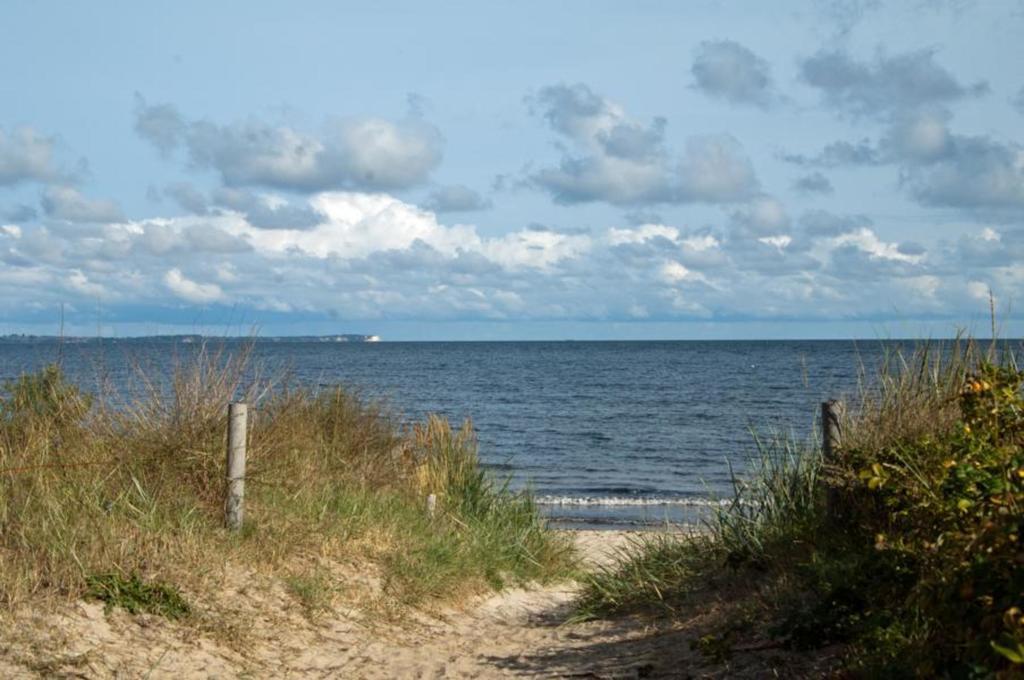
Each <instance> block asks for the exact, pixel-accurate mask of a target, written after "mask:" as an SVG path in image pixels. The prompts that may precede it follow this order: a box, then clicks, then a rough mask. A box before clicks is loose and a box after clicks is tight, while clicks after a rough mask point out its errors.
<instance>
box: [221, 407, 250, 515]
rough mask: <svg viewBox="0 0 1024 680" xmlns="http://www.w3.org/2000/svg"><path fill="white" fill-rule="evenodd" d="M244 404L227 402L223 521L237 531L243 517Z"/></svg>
mask: <svg viewBox="0 0 1024 680" xmlns="http://www.w3.org/2000/svg"><path fill="white" fill-rule="evenodd" d="M247 411H248V409H247V407H246V405H245V404H228V477H227V482H228V484H227V487H228V488H227V498H226V499H225V501H224V523H225V524H227V527H228V529H230V530H232V531H237V530H238V529H240V528H242V521H243V520H244V519H245V438H246V416H247Z"/></svg>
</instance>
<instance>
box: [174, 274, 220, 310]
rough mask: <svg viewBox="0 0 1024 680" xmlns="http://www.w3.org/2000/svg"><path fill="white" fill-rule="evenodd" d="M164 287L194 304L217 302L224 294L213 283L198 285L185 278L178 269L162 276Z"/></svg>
mask: <svg viewBox="0 0 1024 680" xmlns="http://www.w3.org/2000/svg"><path fill="white" fill-rule="evenodd" d="M164 285H165V286H166V287H167V289H168V290H169V291H171V292H172V293H174V294H175V295H177V296H178V297H180V298H181V299H183V300H186V301H188V302H194V303H196V304H207V303H210V302H219V301H220V300H222V299H223V297H224V293H223V291H221V289H220V286H218V285H217V284H215V283H198V282H196V281H192V280H191V279H189V278H186V277H185V275H184V274H182V273H181V270H180V269H169V270H168V271H167V273H166V274H164Z"/></svg>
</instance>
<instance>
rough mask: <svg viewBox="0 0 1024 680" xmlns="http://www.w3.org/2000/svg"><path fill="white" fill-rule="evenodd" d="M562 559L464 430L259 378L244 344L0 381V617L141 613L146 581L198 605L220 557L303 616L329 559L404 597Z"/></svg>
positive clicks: (323, 590)
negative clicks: (160, 360) (275, 589)
mask: <svg viewBox="0 0 1024 680" xmlns="http://www.w3.org/2000/svg"><path fill="white" fill-rule="evenodd" d="M236 399H244V400H245V401H247V402H248V403H249V404H250V411H249V421H250V431H249V442H248V447H249V453H248V464H247V481H246V521H245V525H244V527H243V528H242V530H241V531H239V532H234V533H232V532H228V531H226V530H225V529H224V527H223V498H224V490H225V436H226V428H227V422H226V416H227V404H228V403H229V402H230V401H232V400H236ZM428 494H435V495H436V496H437V498H438V504H437V512H436V513H435V516H434V517H433V518H429V517H427V515H426V496H427V495H428ZM573 564H574V555H573V551H572V548H571V546H570V545H569V543H568V541H567V540H566V539H564V538H562V537H560V536H559V535H557V534H556V533H554V532H553V531H551V530H549V529H548V528H547V526H546V524H545V523H544V521H543V520H542V519H541V518H540V516H539V514H538V512H537V509H536V507H535V506H534V504H533V501H532V498H531V497H530V495H529V494H527V493H518V492H513V491H511V490H509V489H508V488H507V487H506V486H504V485H503V484H501V483H500V482H499V481H497V480H494V479H492V478H491V477H490V476H489V475H487V474H485V473H484V471H483V470H482V469H481V468H480V466H479V464H478V460H477V444H476V439H475V436H474V434H473V431H472V428H471V426H470V425H469V424H468V423H467V424H466V425H465V426H464V427H462V428H460V429H453V428H452V427H450V426H449V424H448V423H447V422H446V421H444V420H442V419H438V418H430V419H429V420H428V421H426V422H424V423H422V424H419V425H414V426H403V425H401V424H400V423H398V422H397V421H396V420H395V419H394V418H393V417H392V416H391V415H390V414H389V413H387V412H386V411H385V410H384V409H382V408H380V407H379V406H376V405H374V404H371V403H366V402H363V401H361V400H359V399H358V398H356V397H355V396H353V395H352V394H351V393H349V392H347V391H345V390H344V389H341V388H330V389H324V390H320V391H310V390H308V389H305V388H302V387H295V386H291V385H288V384H287V383H286V382H283V381H270V380H265V379H263V378H262V377H261V375H260V372H259V371H258V370H255V368H254V366H253V364H252V362H250V361H249V357H248V356H247V352H246V351H244V350H243V351H241V352H238V353H235V354H230V353H227V352H226V351H213V352H211V351H208V350H207V349H206V348H203V349H202V350H200V351H199V352H198V353H197V354H196V355H195V356H192V357H189V358H187V359H186V360H184V361H182V362H181V363H180V365H178V367H177V368H176V370H175V371H174V373H173V375H172V376H171V377H170V378H168V379H166V380H160V379H158V378H156V377H153V376H152V375H147V374H145V373H141V372H140V373H139V374H138V376H137V378H136V380H135V381H134V383H133V384H131V385H130V388H129V390H128V392H127V393H118V394H114V393H100V394H95V395H86V394H84V393H82V392H80V391H79V390H78V389H77V388H76V387H75V386H73V385H71V384H69V383H68V382H67V381H65V380H64V378H63V376H62V374H61V372H60V370H59V368H58V367H55V366H54V367H49V368H46V369H45V370H43V371H41V372H39V373H37V374H33V375H26V376H23V377H21V378H20V379H19V380H17V381H14V382H11V383H9V384H7V385H6V386H5V387H4V388H3V390H2V391H0V608H6V609H8V610H13V609H15V608H17V607H19V606H23V605H26V604H33V603H42V602H60V601H66V600H68V599H74V598H79V597H83V596H87V595H89V596H93V597H101V598H102V599H104V601H106V602H108V603H110V604H113V605H116V606H121V607H124V608H126V609H129V610H130V611H131V610H135V611H142V610H146V607H148V606H149V605H147V604H145V603H146V602H148V601H149V599H150V598H151V597H156V595H155V594H154V592H150V591H149V590H147V588H157V587H164V586H157V585H156V584H164V585H165V586H166V587H167V588H170V589H172V590H169V591H167V592H180V593H183V594H184V595H183V596H184V597H185V598H186V599H187V600H188V601H190V602H192V603H203V602H205V601H206V600H207V598H206V594H208V593H210V592H212V591H213V590H215V589H217V588H220V587H222V586H221V583H220V579H221V577H220V575H221V574H223V573H225V570H227V569H229V568H230V569H232V570H236V571H237V570H238V569H241V570H242V571H246V570H249V571H253V572H256V573H262V574H266V575H268V576H270V577H273V578H281V579H283V580H284V584H285V587H286V588H287V589H288V590H289V592H291V593H292V594H293V596H294V597H295V599H296V601H297V602H298V604H299V605H300V606H302V607H303V608H305V609H306V610H308V611H316V610H318V609H320V608H321V605H322V604H324V603H327V602H330V601H331V599H332V597H331V593H329V592H328V590H329V589H328V588H327V586H326V585H325V584H327V583H332V582H333V581H334V580H336V579H335V577H334V576H331V577H330V579H326V577H325V576H324V573H325V569H326V571H328V572H330V571H331V570H332V569H333V567H332V566H331V565H334V566H336V567H337V569H336V570H335V571H336V572H337V573H339V574H342V577H343V575H344V573H345V570H346V569H348V570H349V572H351V571H353V570H355V571H357V572H363V571H366V572H372V573H374V574H377V575H378V576H379V581H380V582H381V583H382V584H383V590H382V592H379V593H376V594H375V595H373V597H374V598H376V601H375V602H370V601H368V600H367V599H366V598H367V597H368V596H367V595H366V594H364V596H362V599H361V600H360V602H361V603H364V604H368V605H370V606H373V605H374V604H377V605H380V604H384V605H386V606H387V607H391V608H394V607H395V606H397V607H399V608H400V607H403V606H416V605H422V604H429V602H430V601H432V600H444V601H453V600H458V599H460V598H463V597H466V596H469V595H472V594H474V593H478V592H481V591H483V590H486V589H489V588H495V587H501V586H503V585H505V584H508V583H517V582H522V581H527V580H539V581H544V580H548V579H557V578H563V577H565V576H566V575H567V574H569V573H570V572H571V570H572V569H573ZM118 574H120V575H130V576H125V577H123V578H122V577H120V576H111V575H118ZM119 579H120V580H119ZM325 579H326V580H325ZM147 584H148V585H147ZM342 590H344V591H345V592H348V589H345V588H343V589H342ZM132 598H136V599H132ZM139 598H141V599H139ZM357 599H359V598H357ZM196 606H198V605H196ZM158 611H163V612H164V613H169V612H170V610H168V609H166V608H164V609H162V610H161V609H159V608H158Z"/></svg>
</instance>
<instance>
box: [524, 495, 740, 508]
mask: <svg viewBox="0 0 1024 680" xmlns="http://www.w3.org/2000/svg"><path fill="white" fill-rule="evenodd" d="M535 502H536V503H537V505H558V506H580V507H581V506H587V507H592V506H617V507H623V506H636V507H640V506H681V507H715V506H726V505H729V504H730V503H732V501H731V500H727V499H722V500H715V499H712V498H642V497H640V498H638V497H635V496H540V497H538V498H537V499H536V501H535Z"/></svg>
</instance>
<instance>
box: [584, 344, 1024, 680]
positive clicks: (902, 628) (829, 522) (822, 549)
mask: <svg viewBox="0 0 1024 680" xmlns="http://www.w3.org/2000/svg"><path fill="white" fill-rule="evenodd" d="M999 355H1001V356H999ZM997 357H998V358H997ZM1022 385H1024V372H1022V371H1020V370H1019V369H1018V367H1017V365H1016V363H1015V360H1014V356H1013V354H1012V352H1009V351H1003V352H997V351H996V348H995V346H994V345H993V347H992V348H991V349H990V350H989V351H988V352H982V351H981V350H980V349H979V348H978V347H977V345H976V344H975V343H973V342H971V341H957V342H956V343H954V344H953V345H952V346H951V347H946V348H942V347H939V348H936V347H934V346H927V345H926V346H922V347H919V348H918V349H917V350H916V351H915V352H914V353H913V354H912V355H910V356H906V355H904V354H902V353H901V352H900V351H894V352H891V353H889V354H888V355H887V356H886V359H885V361H883V363H882V366H881V370H880V372H879V374H878V375H877V376H876V377H875V378H873V379H865V381H864V383H863V385H862V390H861V394H860V400H859V404H858V407H857V408H856V409H854V410H852V412H851V413H850V414H849V416H848V417H847V418H846V419H845V422H843V423H842V430H843V440H842V447H841V452H840V455H839V456H838V457H837V458H836V460H833V461H822V460H821V458H820V452H819V451H818V450H817V449H816V448H813V447H804V448H801V447H796V446H793V445H792V444H788V443H786V442H785V441H779V440H774V441H769V443H768V445H767V446H761V458H762V461H763V462H762V464H761V466H760V469H758V470H756V474H754V475H752V476H751V477H750V478H749V479H748V480H746V481H743V482H739V483H737V485H736V489H735V494H734V498H733V500H732V502H731V503H730V504H729V505H727V506H726V507H724V508H723V509H722V510H721V511H720V512H718V513H717V514H716V515H714V516H713V517H712V518H711V519H710V520H709V521H708V523H707V527H706V532H704V533H703V534H700V535H696V536H693V537H688V538H685V539H682V540H680V539H676V540H674V541H673V540H658V541H652V542H645V543H642V544H640V545H638V546H637V548H636V549H634V550H633V551H632V552H631V554H630V555H629V556H628V559H627V560H626V561H625V562H624V563H623V564H622V566H621V567H618V568H616V569H613V570H606V571H604V572H600V573H598V574H595V575H592V576H591V577H590V580H589V584H588V586H587V588H586V589H585V591H584V594H583V596H582V598H581V600H580V606H581V612H582V613H583V614H584V615H596V614H609V613H615V612H621V611H626V610H630V609H636V608H637V607H638V606H650V605H652V604H654V605H657V606H659V607H669V608H670V609H671V608H672V607H673V606H674V605H675V604H676V603H678V602H680V601H681V600H685V598H686V597H687V596H688V594H689V593H692V592H694V591H697V590H701V589H705V590H706V589H708V588H711V589H713V588H715V587H717V586H718V585H720V584H725V585H727V586H734V585H735V584H736V583H739V582H742V581H746V580H749V579H750V577H751V576H755V577H756V579H757V581H758V582H759V583H760V584H761V586H760V587H761V588H762V592H761V593H760V594H759V595H758V596H757V601H758V602H759V604H758V605H757V606H758V607H759V608H761V609H763V610H764V612H765V614H766V619H767V620H768V621H771V622H772V623H771V630H772V633H773V635H775V636H776V637H777V638H778V639H780V640H781V641H782V642H784V643H785V644H787V645H789V646H791V647H798V648H816V647H821V646H825V645H830V644H834V643H843V644H845V645H847V654H846V665H847V668H848V670H849V671H852V672H855V673H857V674H861V675H866V676H869V677H876V676H882V677H893V676H896V677H899V676H915V675H916V676H933V675H940V674H945V675H951V676H955V677H984V676H988V675H994V674H1004V675H1007V674H1012V673H1018V674H1019V673H1022V672H1024V667H1022V666H1021V665H1020V664H1022V663H1024V614H1022V610H1024V547H1022V545H1021V536H1022V532H1024V395H1022ZM680 565H685V568H679V567H680Z"/></svg>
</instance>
